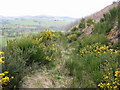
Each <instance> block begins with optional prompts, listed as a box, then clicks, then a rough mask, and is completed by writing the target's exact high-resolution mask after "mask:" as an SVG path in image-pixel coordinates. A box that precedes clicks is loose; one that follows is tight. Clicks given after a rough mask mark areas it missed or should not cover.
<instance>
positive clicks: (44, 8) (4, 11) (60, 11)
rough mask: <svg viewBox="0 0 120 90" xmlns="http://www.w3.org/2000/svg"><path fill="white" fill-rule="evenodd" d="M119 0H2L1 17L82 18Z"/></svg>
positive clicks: (0, 6)
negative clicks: (46, 16)
mask: <svg viewBox="0 0 120 90" xmlns="http://www.w3.org/2000/svg"><path fill="white" fill-rule="evenodd" d="M113 1H117V0H0V15H2V16H25V15H31V16H36V15H50V16H69V17H75V18H81V17H84V16H87V15H90V14H92V13H94V12H96V11H99V10H101V9H102V8H104V7H106V6H107V5H110V4H111V3H112V2H113Z"/></svg>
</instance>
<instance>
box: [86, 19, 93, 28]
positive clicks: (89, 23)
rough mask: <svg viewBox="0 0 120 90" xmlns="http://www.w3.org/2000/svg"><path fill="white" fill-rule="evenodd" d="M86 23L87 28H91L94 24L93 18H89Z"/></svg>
mask: <svg viewBox="0 0 120 90" xmlns="http://www.w3.org/2000/svg"><path fill="white" fill-rule="evenodd" d="M86 23H87V26H90V25H92V24H94V20H93V19H91V18H88V19H87V20H86Z"/></svg>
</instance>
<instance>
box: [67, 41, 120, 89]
mask: <svg viewBox="0 0 120 90" xmlns="http://www.w3.org/2000/svg"><path fill="white" fill-rule="evenodd" d="M119 52H120V51H119V50H114V49H111V48H109V46H106V45H102V44H101V43H95V44H92V45H87V46H85V47H84V48H81V49H80V50H79V55H78V52H76V50H75V51H73V53H72V55H73V56H74V57H72V55H71V58H70V60H69V61H67V62H66V66H67V67H68V68H69V70H70V75H72V76H74V78H75V79H77V80H78V81H79V83H76V84H78V86H79V87H81V83H83V84H84V85H85V87H87V86H88V87H90V86H91V87H97V84H98V83H100V80H102V78H103V75H105V74H106V73H108V69H109V68H111V70H112V71H113V72H114V71H115V70H116V69H117V67H118V61H117V60H116V58H117V56H118V54H119ZM84 75H85V76H84ZM84 77H86V78H84ZM85 80H88V82H87V83H85V82H84V81H85ZM90 82H93V83H90ZM74 83H75V82H74ZM95 83H97V84H95ZM76 86H77V85H76ZM78 86H77V87H78ZM82 87H83V86H82ZM85 87H83V88H85Z"/></svg>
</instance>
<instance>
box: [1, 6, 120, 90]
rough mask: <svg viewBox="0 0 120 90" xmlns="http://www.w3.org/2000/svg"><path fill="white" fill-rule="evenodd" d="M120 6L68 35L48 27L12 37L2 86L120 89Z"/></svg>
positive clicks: (5, 52)
mask: <svg viewBox="0 0 120 90" xmlns="http://www.w3.org/2000/svg"><path fill="white" fill-rule="evenodd" d="M118 10H119V8H118V7H114V8H112V9H110V10H109V12H108V13H106V14H104V15H103V18H101V19H100V21H99V22H95V20H93V19H91V18H88V19H83V20H81V22H80V23H79V25H78V26H74V27H73V28H71V30H70V31H69V32H66V33H62V32H52V31H50V30H44V31H42V32H40V33H38V34H35V35H29V36H27V37H22V38H19V39H16V40H9V41H8V42H7V46H6V47H4V48H3V52H0V54H1V63H2V66H3V67H2V73H1V76H2V77H1V82H0V83H1V84H2V85H3V86H2V87H5V88H8V87H12V88H16V87H22V88H58V87H59V88H99V89H107V88H108V89H109V88H111V89H117V88H120V64H119V61H118V57H119V55H120V49H119V46H120V45H119V43H118V39H119V36H118V35H119V32H118V31H119V29H118V18H117V17H118ZM113 31H115V32H117V33H114V34H113V33H112V32H113ZM110 33H112V36H111V37H115V38H113V39H114V40H115V39H117V41H116V42H111V39H109V38H108V36H109V35H110ZM2 55H3V56H4V57H5V58H4V57H3V56H2Z"/></svg>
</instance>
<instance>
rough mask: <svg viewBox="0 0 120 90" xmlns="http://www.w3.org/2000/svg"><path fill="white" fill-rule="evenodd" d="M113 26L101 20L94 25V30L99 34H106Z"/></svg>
mask: <svg viewBox="0 0 120 90" xmlns="http://www.w3.org/2000/svg"><path fill="white" fill-rule="evenodd" d="M112 28H113V27H112V25H107V24H106V23H102V22H99V23H96V24H95V25H94V28H93V32H94V33H99V34H106V33H108V32H110V30H111V29H112Z"/></svg>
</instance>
